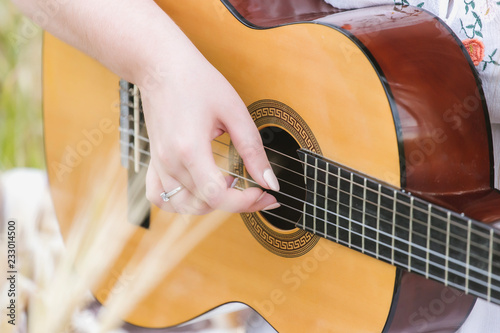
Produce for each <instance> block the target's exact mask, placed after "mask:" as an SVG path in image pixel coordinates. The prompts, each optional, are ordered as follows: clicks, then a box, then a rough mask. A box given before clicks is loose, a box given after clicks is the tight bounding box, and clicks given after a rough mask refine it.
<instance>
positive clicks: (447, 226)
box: [444, 212, 451, 286]
mask: <svg viewBox="0 0 500 333" xmlns="http://www.w3.org/2000/svg"><path fill="white" fill-rule="evenodd" d="M450 225H451V213H450V212H447V214H446V247H445V252H446V253H445V257H444V285H445V286H447V285H448V265H449V264H448V258H449V256H450Z"/></svg>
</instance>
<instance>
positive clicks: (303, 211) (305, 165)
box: [302, 155, 309, 230]
mask: <svg viewBox="0 0 500 333" xmlns="http://www.w3.org/2000/svg"><path fill="white" fill-rule="evenodd" d="M308 157H309V155H305V156H304V161H305V162H306V163H304V177H305V179H307V175H308V168H309V163H308V161H307V158H308ZM306 213H307V209H303V210H302V229H304V230H306V219H307V214H306Z"/></svg>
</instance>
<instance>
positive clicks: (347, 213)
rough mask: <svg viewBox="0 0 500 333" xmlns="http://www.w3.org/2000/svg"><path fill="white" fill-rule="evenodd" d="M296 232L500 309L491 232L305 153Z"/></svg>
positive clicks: (498, 258)
mask: <svg viewBox="0 0 500 333" xmlns="http://www.w3.org/2000/svg"><path fill="white" fill-rule="evenodd" d="M299 156H300V157H301V159H302V161H303V162H304V176H305V179H306V188H307V194H306V204H305V205H304V209H303V217H302V219H301V221H300V222H299V225H298V227H300V228H303V229H305V230H307V231H310V232H312V233H315V234H317V235H319V236H322V237H324V238H327V239H329V240H331V241H334V242H336V243H339V244H343V245H345V246H348V247H350V248H352V249H354V250H357V251H359V252H361V253H364V254H367V255H369V256H372V257H374V258H376V259H379V260H382V261H384V262H387V263H389V264H391V265H394V266H397V267H399V268H402V269H405V270H407V271H409V272H414V273H417V274H420V275H423V276H425V277H426V278H429V279H432V280H435V281H439V282H442V283H443V284H445V285H448V286H451V287H455V288H457V289H458V290H461V291H463V292H465V293H467V294H472V295H475V296H478V297H481V298H483V299H485V300H488V301H491V302H494V303H497V304H500V238H499V232H498V231H497V230H495V229H494V228H492V227H490V226H488V225H486V224H484V223H480V222H478V221H475V220H472V219H470V218H468V217H466V216H464V215H461V214H457V213H455V212H452V211H450V210H448V209H446V208H443V207H440V206H437V205H435V204H433V203H430V202H428V201H425V200H422V199H420V198H418V197H416V196H414V195H412V194H411V193H407V192H405V191H404V190H400V189H396V188H394V187H392V186H389V185H387V184H384V183H381V182H378V181H376V180H374V179H371V178H369V177H368V176H365V175H362V174H360V173H357V172H355V171H353V170H350V169H349V168H346V167H344V166H342V165H339V164H338V163H336V162H333V161H330V160H327V159H325V158H324V157H322V156H320V155H316V154H314V153H311V152H309V151H306V150H299Z"/></svg>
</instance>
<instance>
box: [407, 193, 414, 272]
mask: <svg viewBox="0 0 500 333" xmlns="http://www.w3.org/2000/svg"><path fill="white" fill-rule="evenodd" d="M414 199H415V198H414V197H411V199H410V221H409V227H408V272H411V246H412V234H413V200H414Z"/></svg>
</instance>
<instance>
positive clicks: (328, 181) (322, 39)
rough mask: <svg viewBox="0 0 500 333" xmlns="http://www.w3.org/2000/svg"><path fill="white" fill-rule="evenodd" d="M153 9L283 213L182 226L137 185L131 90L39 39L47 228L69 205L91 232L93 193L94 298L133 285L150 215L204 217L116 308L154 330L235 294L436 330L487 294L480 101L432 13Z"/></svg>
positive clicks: (494, 212) (494, 260) (287, 310)
mask: <svg viewBox="0 0 500 333" xmlns="http://www.w3.org/2000/svg"><path fill="white" fill-rule="evenodd" d="M157 2H158V5H159V6H160V7H161V8H162V9H163V10H165V12H167V13H168V14H169V15H170V16H171V17H172V18H173V19H174V20H175V21H176V23H177V24H178V25H179V26H180V27H181V28H182V29H183V31H184V32H185V33H186V34H187V35H188V37H189V38H190V39H191V40H192V41H193V42H194V44H195V45H196V46H197V47H198V48H199V49H200V51H201V52H202V53H203V54H204V55H205V56H206V58H207V59H208V60H209V61H210V62H211V63H212V64H213V65H214V66H215V67H216V68H217V69H218V70H219V71H221V73H222V74H223V75H224V76H225V77H226V78H227V79H228V80H229V81H230V83H231V84H232V85H233V86H234V87H235V89H236V90H237V92H238V93H239V95H240V96H241V98H242V99H243V101H244V102H245V103H246V105H248V110H249V112H250V114H251V116H252V118H253V119H254V121H255V124H256V126H257V127H258V128H259V130H260V132H261V134H262V138H263V142H264V144H265V146H266V149H267V151H268V153H269V158H270V160H271V162H272V165H273V168H274V170H275V172H276V174H277V175H278V178H279V179H280V184H281V190H280V193H273V194H274V195H276V197H277V198H278V200H279V202H281V203H282V206H281V207H280V208H279V209H276V210H272V211H269V212H256V213H248V214H229V215H224V218H222V217H219V216H223V215H221V213H220V212H213V213H211V214H208V216H196V217H191V216H186V217H181V220H182V221H181V222H179V221H178V219H179V216H177V215H176V214H171V213H166V212H163V211H159V210H158V209H156V208H155V207H150V206H149V204H147V203H146V202H145V199H144V196H143V191H144V189H143V188H142V187H141V185H137V184H138V183H139V184H141V183H143V182H144V170H145V169H146V167H147V164H148V156H149V152H148V140H147V131H146V129H145V127H144V121H143V117H142V110H141V103H140V93H139V92H138V91H137V88H135V87H134V85H132V84H130V83H128V82H124V81H120V79H119V78H118V77H116V76H115V75H114V74H112V73H110V72H109V71H108V70H106V69H105V68H103V67H102V66H101V65H100V64H98V63H97V62H95V61H94V60H92V59H90V58H88V57H87V56H85V55H83V54H81V53H80V52H78V51H77V50H75V49H73V48H71V47H69V46H67V45H65V44H63V43H62V42H60V41H58V40H57V39H55V38H54V37H52V36H50V35H48V34H46V35H45V38H44V52H43V73H44V78H43V91H44V126H45V128H44V129H45V144H46V157H47V168H48V174H49V178H50V185H51V191H52V196H53V199H54V203H55V209H56V212H57V215H58V219H59V221H60V225H61V230H62V232H63V235H64V236H65V237H66V239H67V240H68V241H69V242H70V241H71V238H70V235H71V230H72V229H74V228H75V225H74V223H75V221H77V220H78V219H79V218H81V216H83V215H85V214H87V215H88V216H87V217H86V220H85V221H86V222H85V223H87V224H89V225H94V226H97V228H99V226H100V225H104V224H105V223H107V222H108V220H109V216H108V218H106V216H107V215H106V214H105V213H104V212H105V210H106V209H105V208H103V207H107V206H110V205H111V206H112V207H118V210H119V212H120V214H122V215H119V217H118V218H115V219H114V220H113V226H112V227H110V228H108V229H106V230H104V231H103V232H105V235H104V239H106V240H107V241H108V242H109V243H112V242H113V241H114V240H115V239H116V238H118V236H117V235H118V233H119V232H121V231H123V230H128V231H129V232H130V233H129V234H128V235H129V236H127V239H126V241H125V243H124V244H123V247H122V248H120V250H119V251H118V252H119V255H118V256H117V258H116V259H113V261H112V262H111V263H110V264H109V265H108V266H107V267H106V268H105V269H106V271H107V273H106V276H105V277H104V278H103V279H101V280H99V281H98V283H97V284H96V287H95V288H94V294H95V295H96V297H97V298H98V300H99V301H100V302H102V303H104V304H105V305H106V304H107V302H108V299H109V298H110V297H111V296H116V295H111V294H113V293H112V292H110V290H112V287H113V285H115V287H116V285H117V284H120V283H121V284H123V281H127V283H126V284H133V283H134V282H133V280H131V279H127V277H129V276H130V271H129V270H128V269H129V268H128V267H133V266H134V265H139V264H141V262H142V261H145V260H146V259H143V258H145V257H146V256H147V254H146V253H147V251H148V250H149V249H150V248H153V247H155V246H160V245H163V243H162V242H163V241H162V239H163V238H162V235H164V234H165V233H167V232H168V230H169V228H172V227H173V226H175V225H177V224H178V223H180V224H181V225H182V223H188V222H189V225H190V226H193V225H195V226H203V225H206V224H209V223H213V221H215V220H216V221H218V224H217V227H214V229H215V230H213V231H212V232H210V233H207V234H206V235H205V236H204V237H203V238H202V239H201V240H200V241H199V242H198V243H197V244H196V245H195V246H193V247H192V249H190V250H189V251H186V254H185V255H184V256H182V257H181V258H180V259H179V260H177V261H178V262H175V263H170V262H169V258H170V255H166V256H164V257H161V256H156V257H154V258H153V259H154V260H156V262H155V261H153V262H154V264H153V266H154V267H157V268H158V269H161V268H162V267H164V266H166V265H174V264H175V268H174V269H172V270H171V271H170V273H169V274H167V275H165V276H162V275H160V274H158V276H156V279H157V281H155V283H154V284H153V283H151V288H150V289H148V290H147V291H145V292H143V293H142V295H141V296H142V297H141V299H140V301H138V302H137V304H135V305H134V306H133V308H132V309H131V310H130V311H129V312H128V314H127V316H126V318H124V320H126V321H127V322H129V323H131V324H133V325H137V326H142V327H145V328H156V329H159V328H167V327H171V326H176V325H180V324H182V323H184V322H187V321H189V320H190V319H192V318H196V317H198V316H200V315H201V314H203V313H205V312H207V311H209V310H212V309H215V308H217V307H218V306H220V305H223V304H227V303H232V302H240V303H244V304H247V305H248V306H250V307H252V308H253V309H255V310H256V311H257V312H259V313H260V314H261V315H262V316H263V317H264V318H265V319H266V320H267V321H268V322H269V323H270V324H271V325H272V326H273V327H274V328H275V329H276V330H278V331H279V332H382V331H384V332H431V331H432V332H453V331H455V330H456V329H457V328H459V327H460V325H461V324H462V323H463V321H464V320H465V318H466V317H467V315H468V314H469V312H470V310H471V308H472V306H473V305H474V302H475V300H476V298H477V297H480V298H483V299H485V300H488V301H491V302H494V303H497V304H498V303H500V283H499V282H500V237H499V233H498V232H497V231H496V230H495V229H493V228H492V227H491V226H489V225H488V223H491V222H494V221H497V220H499V218H500V209H499V207H500V195H499V193H498V191H496V190H495V189H493V179H494V168H493V155H492V142H491V140H492V138H491V133H490V124H489V119H488V112H487V107H486V103H485V99H484V96H483V91H482V88H481V82H480V80H479V78H478V77H477V72H476V70H475V68H474V66H473V65H472V62H471V60H470V59H469V56H468V54H467V52H466V50H465V49H464V47H463V45H462V44H461V43H460V41H459V40H458V39H457V38H456V36H455V35H454V34H453V33H452V32H451V31H450V29H449V28H448V27H447V26H446V25H444V24H443V23H442V22H441V21H440V20H439V19H438V18H436V17H434V16H433V15H431V14H430V13H428V12H426V11H424V10H422V9H420V8H414V7H401V6H397V7H393V6H382V7H372V8H366V9H360V10H351V11H339V10H336V9H333V8H331V7H329V6H327V5H325V4H323V3H322V2H321V1H319V0H314V1H312V0H294V1H285V0H280V1H272V2H271V1H265V0H248V1H239V0H222V1H217V0H206V1H194V0H184V1H171V0H158V1H157ZM124 42H126V41H124ZM131 47H133V46H131ZM179 112H182V111H181V110H180V111H179ZM213 148H214V158H215V159H216V161H217V163H218V165H219V166H220V168H221V170H224V171H225V172H227V173H228V174H231V175H233V176H236V177H238V178H239V179H240V180H239V183H238V186H240V187H242V188H244V187H248V186H254V183H253V181H252V180H251V179H250V178H249V176H248V174H247V173H246V171H245V168H244V166H243V165H242V162H241V159H240V158H239V156H238V154H237V153H236V151H235V149H234V147H233V146H232V145H231V142H230V140H229V138H228V137H227V136H223V137H220V138H218V139H217V140H215V141H214V143H213ZM134 184H135V185H134ZM97 199H99V200H100V201H99V200H98V201H97V202H99V203H100V204H98V205H97V206H96V207H97V208H96V207H94V208H92V209H91V204H90V203H91V202H93V201H95V200H97ZM139 204H142V205H143V206H145V207H146V210H145V213H144V215H141V217H140V219H139V222H137V221H136V220H137V217H135V218H134V217H133V216H132V215H134V214H135V212H136V211H138V210H140V207H139ZM106 205H107V206H106ZM136 215H137V214H136ZM183 219H184V220H188V222H186V221H184V220H183ZM190 228H191V227H189V228H187V229H186V230H184V231H182V232H180V235H181V236H182V235H184V236H186V237H189V235H191V229H190ZM90 243H92V241H90ZM181 245H182V242H181ZM83 248H85V247H83ZM110 248H111V247H110ZM109 251H111V250H109ZM83 252H85V251H83ZM174 252H175V251H172V252H170V254H174ZM104 254H105V253H102V255H103V256H104ZM99 260H103V259H102V257H101V256H97V257H95V261H99ZM148 260H149V259H148ZM130 265H132V266H130ZM155 265H156V266H155ZM77 267H80V265H78V264H77ZM127 274H128V275H127ZM154 275H156V274H154ZM124 276H125V278H123V277H124ZM155 332H157V331H155Z"/></svg>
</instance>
